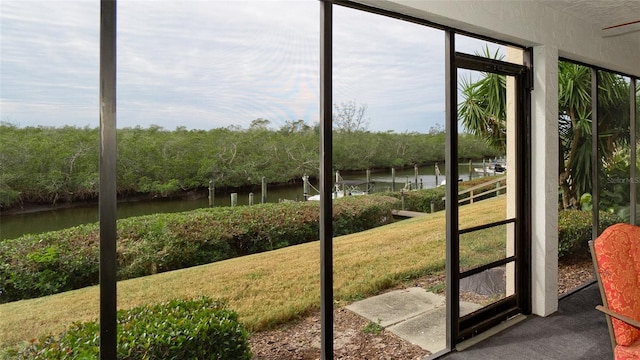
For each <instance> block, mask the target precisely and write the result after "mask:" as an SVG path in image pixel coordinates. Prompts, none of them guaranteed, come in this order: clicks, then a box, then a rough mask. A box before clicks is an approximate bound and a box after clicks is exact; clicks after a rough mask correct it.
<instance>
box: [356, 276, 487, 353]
mask: <svg viewBox="0 0 640 360" xmlns="http://www.w3.org/2000/svg"><path fill="white" fill-rule="evenodd" d="M480 307H481V306H480V305H478V304H474V303H470V302H460V313H461V315H466V314H469V313H471V312H473V311H475V310H477V309H479V308H480ZM347 309H349V310H351V311H353V312H355V313H356V314H358V315H360V316H362V317H364V318H366V319H368V320H369V321H372V322H374V323H379V324H380V326H382V327H384V328H385V330H387V331H390V332H392V333H393V334H395V335H396V336H398V337H400V338H401V339H404V340H406V341H408V342H410V343H412V344H415V345H418V346H420V347H421V348H423V349H425V350H428V351H430V352H431V353H435V352H438V351H440V350H442V349H444V348H445V346H446V344H445V319H446V307H445V298H444V296H442V295H438V294H434V293H431V292H427V291H426V290H425V289H423V288H419V287H413V288H408V289H402V290H395V291H391V292H388V293H385V294H382V295H378V296H374V297H371V298H368V299H365V300H361V301H358V302H355V303H353V304H351V305H348V306H347Z"/></svg>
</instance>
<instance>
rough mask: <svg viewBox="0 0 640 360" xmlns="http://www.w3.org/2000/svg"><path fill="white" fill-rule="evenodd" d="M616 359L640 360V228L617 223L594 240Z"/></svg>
mask: <svg viewBox="0 0 640 360" xmlns="http://www.w3.org/2000/svg"><path fill="white" fill-rule="evenodd" d="M589 245H590V247H591V255H592V257H593V264H594V266H595V268H596V276H597V278H598V285H599V286H600V294H601V295H602V303H603V304H604V306H597V309H598V310H600V311H602V312H604V313H605V314H606V317H607V324H608V325H609V334H610V335H611V344H612V346H613V353H614V357H615V359H616V360H630V359H636V360H638V359H640V227H639V226H633V225H629V224H616V225H613V226H611V227H609V228H607V229H606V230H605V231H604V232H603V233H602V234H601V235H600V236H599V237H598V238H597V239H596V240H595V241H590V242H589Z"/></svg>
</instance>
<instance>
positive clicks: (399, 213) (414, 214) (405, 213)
mask: <svg viewBox="0 0 640 360" xmlns="http://www.w3.org/2000/svg"><path fill="white" fill-rule="evenodd" d="M391 213H392V214H393V216H402V217H407V218H414V217H420V216H425V215H427V213H423V212H417V211H407V210H391Z"/></svg>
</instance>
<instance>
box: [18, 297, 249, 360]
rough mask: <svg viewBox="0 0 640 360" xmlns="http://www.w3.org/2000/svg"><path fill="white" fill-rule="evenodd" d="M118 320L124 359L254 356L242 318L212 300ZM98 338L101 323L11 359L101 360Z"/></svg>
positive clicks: (140, 310)
mask: <svg viewBox="0 0 640 360" xmlns="http://www.w3.org/2000/svg"><path fill="white" fill-rule="evenodd" d="M117 319H118V320H117V334H116V337H117V339H118V341H117V357H118V359H120V360H133V359H147V360H161V359H162V360H164V359H238V360H243V359H246V360H249V359H251V357H252V354H251V349H250V347H249V341H248V331H247V330H246V329H245V328H244V326H242V325H241V324H240V323H239V322H238V314H237V313H235V312H234V311H231V310H229V309H227V308H226V306H225V305H224V304H223V303H221V302H217V301H214V300H212V299H210V298H206V297H203V298H201V299H196V300H171V301H169V302H165V303H161V304H156V305H144V306H140V307H136V308H133V309H130V310H120V311H118V315H117ZM99 334H100V325H99V323H98V322H97V321H92V322H85V323H74V324H73V325H71V326H70V327H69V329H67V331H65V332H64V333H62V334H60V335H59V336H52V335H48V336H45V337H42V338H40V339H39V340H32V342H31V343H30V344H29V345H27V346H25V347H24V348H23V349H20V350H10V354H9V355H10V356H11V357H12V358H14V359H17V360H22V359H36V360H53V359H56V360H57V359H97V358H98V355H99V347H100V337H99Z"/></svg>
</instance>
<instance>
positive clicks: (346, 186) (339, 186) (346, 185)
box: [307, 180, 374, 201]
mask: <svg viewBox="0 0 640 360" xmlns="http://www.w3.org/2000/svg"><path fill="white" fill-rule="evenodd" d="M362 185H366V188H365V189H364V190H363V189H362V187H361V186H362ZM373 185H374V183H372V182H369V183H367V181H363V180H342V181H338V182H336V183H335V184H334V190H333V192H332V193H331V194H332V198H333V199H338V198H341V197H345V196H361V195H366V194H369V193H370V192H371V191H372V190H373ZM307 200H311V201H320V194H316V195H313V196H309V197H308V198H307Z"/></svg>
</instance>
